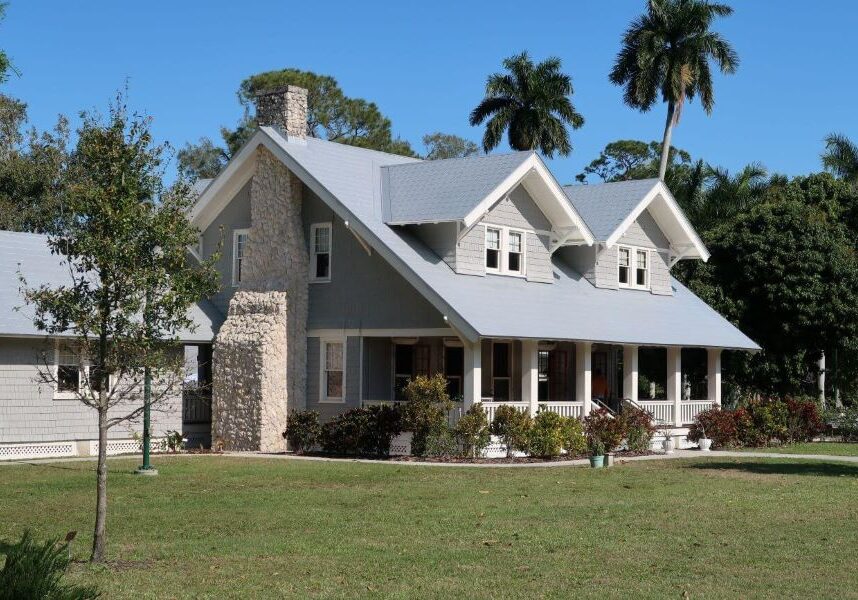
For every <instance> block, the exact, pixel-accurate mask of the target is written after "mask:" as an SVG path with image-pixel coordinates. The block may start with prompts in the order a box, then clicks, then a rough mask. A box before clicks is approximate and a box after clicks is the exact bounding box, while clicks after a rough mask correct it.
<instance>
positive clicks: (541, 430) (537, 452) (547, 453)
mask: <svg viewBox="0 0 858 600" xmlns="http://www.w3.org/2000/svg"><path fill="white" fill-rule="evenodd" d="M564 421H565V419H564V418H563V417H561V416H560V415H558V414H557V413H553V412H551V411H547V410H542V411H539V412H538V413H536V418H534V419H533V426H532V427H531V428H530V432H529V435H528V446H529V448H530V454H531V455H532V456H539V457H541V458H551V457H553V456H558V455H559V454H560V451H561V450H562V449H563V441H564V439H563V434H564V426H565V423H564Z"/></svg>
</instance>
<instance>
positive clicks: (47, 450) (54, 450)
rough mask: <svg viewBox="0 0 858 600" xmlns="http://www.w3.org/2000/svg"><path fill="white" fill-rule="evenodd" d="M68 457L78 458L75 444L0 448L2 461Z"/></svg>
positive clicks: (4, 446)
mask: <svg viewBox="0 0 858 600" xmlns="http://www.w3.org/2000/svg"><path fill="white" fill-rule="evenodd" d="M66 456H77V445H76V444H75V443H74V442H46V443H43V444H39V443H32V444H6V445H2V446H0V460H26V459H31V458H62V457H66Z"/></svg>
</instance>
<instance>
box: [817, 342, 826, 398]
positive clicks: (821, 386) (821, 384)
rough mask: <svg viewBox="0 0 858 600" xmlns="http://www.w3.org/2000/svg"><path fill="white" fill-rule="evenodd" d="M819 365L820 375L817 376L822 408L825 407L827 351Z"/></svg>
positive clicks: (820, 359)
mask: <svg viewBox="0 0 858 600" xmlns="http://www.w3.org/2000/svg"><path fill="white" fill-rule="evenodd" d="M817 367H818V369H819V375H817V376H816V389H817V390H818V391H819V402H820V404H822V408H825V352H823V353H822V356H821V357H820V358H819V363H817Z"/></svg>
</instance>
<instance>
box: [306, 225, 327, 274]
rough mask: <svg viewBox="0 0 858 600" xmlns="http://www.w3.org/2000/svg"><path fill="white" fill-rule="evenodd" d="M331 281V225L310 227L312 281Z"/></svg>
mask: <svg viewBox="0 0 858 600" xmlns="http://www.w3.org/2000/svg"><path fill="white" fill-rule="evenodd" d="M330 280H331V224H330V223H314V224H313V225H311V226H310V281H314V282H326V281H330Z"/></svg>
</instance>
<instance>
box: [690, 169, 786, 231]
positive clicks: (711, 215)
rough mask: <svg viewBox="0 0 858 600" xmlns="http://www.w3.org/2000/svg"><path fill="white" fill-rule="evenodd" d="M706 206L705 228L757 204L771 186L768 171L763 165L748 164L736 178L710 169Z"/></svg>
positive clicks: (720, 170)
mask: <svg viewBox="0 0 858 600" xmlns="http://www.w3.org/2000/svg"><path fill="white" fill-rule="evenodd" d="M706 170H707V173H706V183H707V191H706V195H705V201H704V205H703V211H702V213H703V215H702V216H703V217H704V218H705V219H706V221H707V222H706V223H705V224H704V227H706V226H708V225H711V224H714V222H715V221H723V220H724V219H726V218H729V217H732V216H733V215H735V214H736V213H739V212H742V211H744V210H747V209H748V208H750V207H751V206H753V205H754V204H755V203H757V202H758V201H759V200H760V199H761V198H762V196H763V194H764V193H765V191H766V190H767V189H768V187H769V180H768V175H769V174H768V171H766V168H765V167H764V166H763V165H761V164H760V163H751V164H749V165H746V166H745V168H743V169H742V170H741V171H739V172H738V173H736V174H735V175H731V174H730V172H729V171H728V170H727V169H724V168H722V167H707V169H706Z"/></svg>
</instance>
